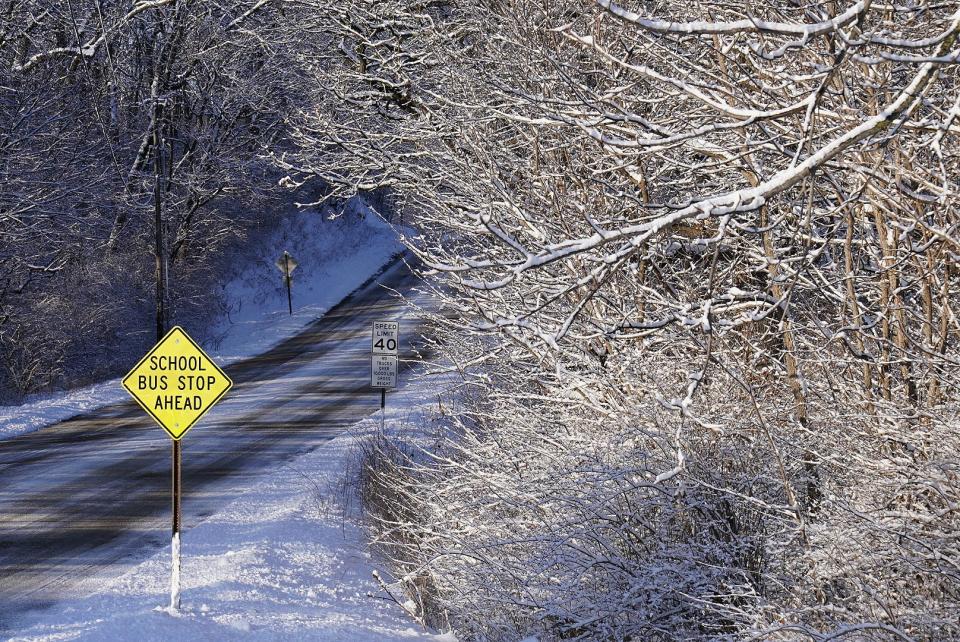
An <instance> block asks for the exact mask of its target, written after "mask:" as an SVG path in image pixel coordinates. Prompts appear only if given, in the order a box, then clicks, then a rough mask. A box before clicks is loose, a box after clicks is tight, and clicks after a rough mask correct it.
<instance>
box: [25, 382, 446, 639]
mask: <svg viewBox="0 0 960 642" xmlns="http://www.w3.org/2000/svg"><path fill="white" fill-rule="evenodd" d="M438 387H442V384H438V383H437V381H434V380H431V379H430V378H424V379H420V380H416V379H412V380H410V381H408V383H407V385H406V386H405V387H403V388H401V389H399V390H397V391H395V392H394V393H391V395H390V402H389V404H388V406H387V413H386V423H387V426H388V427H389V426H397V425H417V426H428V425H429V424H430V422H431V421H433V412H434V409H436V407H437V401H436V400H437V391H438ZM380 421H381V417H380V413H377V414H375V415H372V416H370V417H368V418H367V419H365V420H363V421H361V422H360V423H358V424H356V425H355V426H354V427H353V428H352V429H351V430H350V431H349V432H347V433H344V434H342V435H341V436H339V437H337V438H335V439H333V440H331V441H328V442H326V443H324V444H322V445H321V446H319V447H318V448H317V449H316V450H314V451H312V452H310V453H307V454H305V455H303V456H300V457H299V458H297V459H295V460H293V461H292V462H290V463H289V464H287V465H286V466H285V467H283V468H282V469H280V470H278V471H277V472H276V473H274V474H272V475H270V476H269V477H267V478H265V479H261V480H258V481H257V483H256V486H255V487H254V488H252V489H250V490H249V491H248V492H246V493H245V494H244V495H242V496H241V497H239V498H238V499H237V500H235V501H234V502H232V503H231V504H229V505H228V506H226V507H225V508H224V509H223V510H221V511H219V512H217V513H216V514H214V515H213V516H211V517H209V518H208V519H206V520H205V521H204V522H203V523H202V524H200V525H198V526H197V527H195V528H193V529H191V530H188V531H186V532H185V533H184V546H183V593H182V605H181V610H180V613H179V615H171V614H169V613H168V612H167V611H165V610H163V608H162V607H165V606H166V605H167V604H168V602H169V597H168V595H169V578H170V575H169V569H170V559H169V553H168V552H167V551H163V552H161V553H158V554H156V555H155V556H153V557H152V558H150V559H147V560H146V561H143V562H141V563H138V564H136V565H134V566H133V567H132V568H131V569H130V570H129V571H128V572H127V573H125V574H123V575H122V576H120V577H118V578H115V579H113V580H108V581H106V582H104V583H102V584H99V585H98V586H97V589H96V590H95V591H91V594H92V596H91V597H87V598H83V599H76V600H72V601H68V602H64V603H61V604H59V605H57V606H55V607H52V608H50V609H48V610H46V611H42V612H38V613H35V614H31V615H30V616H28V619H27V620H26V621H25V622H21V623H19V624H18V627H17V628H18V633H17V634H16V635H15V637H13V638H12V640H22V641H27V640H36V641H39V640H44V641H53V640H137V641H138V642H147V641H150V640H164V641H170V640H211V641H217V640H324V641H326V640H337V641H347V640H351V641H354V640H355V641H357V642H361V641H362V642H368V641H369V642H372V641H380V640H382V641H385V642H388V641H392V640H403V641H406V640H432V641H434V642H455V638H454V637H453V636H452V635H449V634H445V635H444V634H436V633H433V632H429V631H426V630H424V629H423V628H422V627H420V626H419V625H417V624H416V623H415V622H414V621H413V620H412V619H410V618H409V617H407V616H406V614H405V613H404V611H403V610H402V609H401V608H400V607H399V606H397V605H396V604H395V603H394V602H392V601H390V600H389V599H386V594H385V593H384V592H383V591H382V590H381V588H380V587H379V585H378V583H377V582H376V581H375V580H374V579H373V576H372V572H373V571H374V570H375V569H376V568H377V563H376V560H375V559H374V558H372V557H371V554H370V553H369V552H368V551H367V550H365V546H364V544H363V537H362V532H361V530H360V527H359V525H358V516H357V510H358V508H357V501H356V497H355V489H354V488H352V487H351V483H350V482H349V481H348V482H347V483H346V484H345V483H344V479H345V471H349V470H351V469H355V467H356V463H355V461H354V458H355V457H356V455H355V446H356V444H357V440H358V439H362V438H363V437H364V436H366V435H369V434H371V433H372V432H373V431H375V430H377V428H378V427H379V425H380ZM346 479H348V480H349V476H346ZM379 572H380V573H381V575H386V573H385V572H384V571H383V569H380V571H379Z"/></svg>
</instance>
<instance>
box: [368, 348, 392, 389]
mask: <svg viewBox="0 0 960 642" xmlns="http://www.w3.org/2000/svg"><path fill="white" fill-rule="evenodd" d="M370 370H371V371H370V386H371V387H373V388H396V387H397V355H394V354H375V355H373V358H372V359H371V360H370Z"/></svg>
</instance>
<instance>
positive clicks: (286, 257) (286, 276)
mask: <svg viewBox="0 0 960 642" xmlns="http://www.w3.org/2000/svg"><path fill="white" fill-rule="evenodd" d="M276 266H277V268H278V269H279V270H280V272H282V273H283V280H284V281H285V282H286V284H287V309H288V310H289V311H290V314H291V315H292V314H293V295H292V294H291V292H290V284H291V282H292V281H293V277H292V276H290V275H291V274H293V271H294V270H295V269H296V268H297V262H296V261H294V260H293V257H292V256H290V253H289V252H287V251H284V252H283V256H281V257H280V258H279V259H277V262H276Z"/></svg>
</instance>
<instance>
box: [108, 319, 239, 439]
mask: <svg viewBox="0 0 960 642" xmlns="http://www.w3.org/2000/svg"><path fill="white" fill-rule="evenodd" d="M231 386H233V382H232V381H230V377H228V376H227V375H226V373H224V372H223V370H221V369H220V368H219V367H217V364H215V363H214V362H213V360H212V359H211V358H210V357H208V356H207V355H206V353H204V351H203V350H201V349H200V346H198V345H197V344H196V343H195V342H194V340H193V339H191V338H190V337H189V336H187V333H186V332H184V331H183V328H181V327H180V326H176V327H175V328H173V329H172V330H170V332H168V333H167V336H165V337H164V338H162V339H160V341H159V342H158V343H157V345H155V346H153V349H152V350H150V352H148V353H147V355H146V356H145V357H144V358H143V359H141V360H140V363H138V364H137V365H136V366H134V367H133V370H131V371H130V374H128V375H127V376H126V377H124V379H123V387H124V388H126V389H127V392H129V393H130V394H131V395H133V398H134V399H136V400H137V403H139V404H140V405H141V406H142V407H143V409H144V410H146V411H147V413H148V414H149V415H150V416H151V417H153V418H154V419H156V421H157V423H158V424H160V426H161V427H162V428H163V429H164V430H166V431H167V433H169V435H170V436H171V437H173V438H174V439H180V438H181V437H183V435H184V433H185V432H187V431H188V430H190V427H191V426H193V424H195V423H197V420H198V419H200V417H202V416H203V415H204V413H206V412H207V411H208V410H210V408H212V407H213V405H214V404H215V403H217V402H218V401H220V399H222V398H223V395H225V394H226V393H227V390H230V387H231Z"/></svg>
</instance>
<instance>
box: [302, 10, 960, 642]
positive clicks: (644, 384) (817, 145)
mask: <svg viewBox="0 0 960 642" xmlns="http://www.w3.org/2000/svg"><path fill="white" fill-rule="evenodd" d="M312 28H313V36H314V38H315V39H316V41H317V42H325V43H327V44H328V45H329V46H328V47H326V48H325V49H324V51H325V53H324V54H323V55H321V56H320V57H319V58H318V59H317V61H316V64H315V73H316V77H317V81H318V82H317V96H316V97H315V107H314V108H313V109H312V110H311V111H309V112H307V113H305V114H304V115H303V118H302V122H301V125H300V129H299V134H298V135H299V142H300V147H301V150H303V151H302V152H301V153H300V154H299V155H297V156H288V157H286V158H285V160H284V162H285V163H286V166H287V168H288V169H291V170H300V171H301V172H302V175H303V176H315V177H321V178H322V179H323V180H324V181H326V182H327V183H328V184H330V185H332V186H334V187H335V190H334V192H333V194H334V195H349V194H351V193H353V192H354V191H357V190H371V189H386V190H389V193H390V194H391V195H392V198H393V201H394V206H395V207H396V208H402V209H405V210H406V211H408V212H411V213H415V214H416V216H417V217H418V219H419V222H420V227H421V229H422V231H423V234H422V236H420V237H418V238H416V239H411V243H412V245H413V246H414V247H415V248H416V249H417V251H418V252H419V254H420V257H421V258H422V260H423V262H424V264H425V265H426V266H427V268H426V271H427V272H429V273H430V274H431V275H432V276H433V278H435V279H436V280H437V282H438V284H439V285H440V287H438V290H437V295H438V296H440V297H441V298H443V299H444V301H445V303H446V304H447V308H446V309H447V310H448V311H449V310H455V311H457V312H458V314H455V315H454V317H455V318H454V319H453V320H452V321H451V320H446V319H438V324H439V325H440V327H441V335H440V336H441V340H442V341H443V343H444V345H443V348H444V351H445V352H446V353H447V354H449V355H450V356H451V358H452V359H453V360H454V361H455V362H456V364H457V367H458V368H460V369H462V370H463V371H464V372H465V373H466V376H467V377H468V380H469V381H470V384H471V394H470V396H469V401H470V403H469V406H468V408H469V410H468V412H465V413H464V414H463V415H461V416H459V417H457V418H454V419H452V421H453V427H452V428H451V431H450V435H449V436H448V438H447V439H445V440H443V441H442V442H441V443H440V444H439V445H436V446H435V447H434V448H433V449H432V450H431V451H430V452H429V453H426V454H425V453H422V452H419V453H414V452H411V451H410V450H409V449H407V448H405V447H403V446H402V445H401V446H398V445H397V444H394V443H392V442H390V441H389V440H388V441H383V442H380V443H379V445H378V447H377V451H376V452H377V454H376V456H375V457H371V458H370V459H369V462H370V466H369V468H368V470H367V475H368V478H367V480H366V488H368V489H372V491H371V493H372V494H371V495H370V496H369V497H370V498H371V504H370V505H371V506H372V507H374V508H376V515H377V521H376V523H375V525H374V531H375V533H376V534H377V536H378V538H379V540H380V541H381V542H382V543H383V544H384V547H385V550H386V551H387V552H388V554H389V555H390V556H391V558H392V560H393V562H394V564H395V565H396V567H397V569H399V571H400V574H401V576H402V577H403V585H404V586H405V587H406V589H407V590H408V592H409V593H410V594H411V595H412V596H413V597H414V598H415V600H416V601H417V603H418V607H417V608H418V613H419V615H420V616H422V617H424V619H425V620H427V621H429V622H432V623H435V624H440V625H444V626H446V625H450V626H452V627H453V628H454V629H456V630H458V631H460V632H461V633H463V634H464V635H465V636H466V637H467V638H468V639H510V638H511V637H515V636H516V635H517V634H526V633H529V632H538V633H540V634H544V635H546V636H547V637H548V639H718V638H729V639H798V638H802V639H841V638H848V639H884V640H886V639H928V640H934V639H948V638H954V637H960V629H958V622H957V619H956V613H957V612H958V609H960V471H958V469H957V461H958V456H960V434H958V433H960V430H958V426H957V389H958V387H957V384H958V381H957V376H958V372H960V369H958V368H957V365H958V356H960V350H958V342H957V339H958V333H960V324H958V321H957V316H956V310H957V306H958V303H960V301H958V296H960V286H958V280H957V279H958V270H957V267H956V259H957V257H958V250H960V244H958V241H960V235H958V230H957V226H958V223H960V216H958V201H957V198H958V194H960V192H958V184H957V180H958V178H957V177H958V176H960V162H958V155H957V143H958V134H960V92H958V85H957V80H958V71H957V63H958V60H960V46H958V40H957V39H958V35H960V8H958V6H957V5H956V3H939V4H937V3H925V2H920V3H911V4H906V5H897V4H883V5H881V4H878V3H873V2H870V1H869V0H863V1H860V2H855V3H854V2H814V3H803V4H797V3H793V2H774V3H762V4H757V3H754V4H748V3H733V4H731V3H712V2H697V3H674V2H669V1H662V2H657V3H640V2H630V3H628V4H625V5H614V4H612V3H610V2H608V0H598V1H597V2H596V3H569V2H562V1H559V0H557V1H553V0H546V1H538V2H533V1H527V0H512V1H509V2H499V1H492V0H491V1H482V0H474V1H470V0H448V1H444V2H432V1H424V2H401V1H400V0H392V1H389V0H388V1H377V2H366V1H363V0H357V1H354V2H351V3H349V4H347V5H344V6H341V7H334V8H329V10H327V11H325V12H324V13H323V15H322V16H318V17H317V19H316V21H315V22H314V23H313V24H312ZM464 328H468V329H469V330H471V331H472V332H473V333H474V334H475V335H478V336H480V337H481V338H480V339H479V340H478V339H477V338H476V337H475V336H473V335H468V336H467V337H465V336H464V330H463V329H464ZM444 329H446V330H447V331H446V332H444ZM378 489H379V491H380V492H379V493H378V492H375V491H377V490H378ZM384 489H390V492H389V493H385V492H383V491H384Z"/></svg>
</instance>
